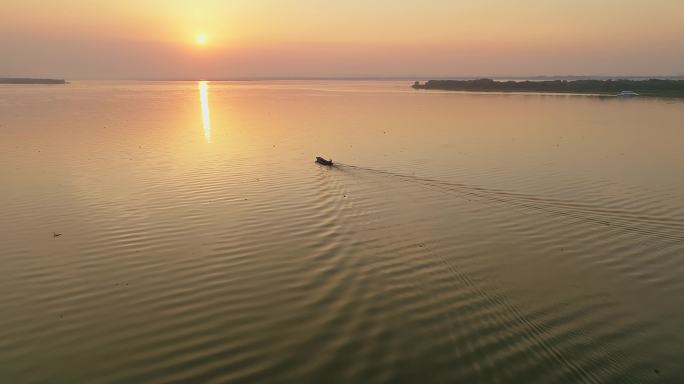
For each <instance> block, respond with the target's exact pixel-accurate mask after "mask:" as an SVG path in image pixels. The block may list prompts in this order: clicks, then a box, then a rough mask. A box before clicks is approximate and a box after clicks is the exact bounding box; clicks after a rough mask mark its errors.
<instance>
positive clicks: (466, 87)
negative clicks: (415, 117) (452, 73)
mask: <svg viewBox="0 0 684 384" xmlns="http://www.w3.org/2000/svg"><path fill="white" fill-rule="evenodd" d="M413 88H415V89H434V90H444V91H467V92H544V93H577V94H599V95H616V96H624V95H630V96H655V97H680V98H684V80H663V79H648V80H627V79H618V80H541V81H530V80H525V81H497V80H492V79H477V80H429V81H427V82H425V83H421V82H419V81H416V82H415V83H414V84H413Z"/></svg>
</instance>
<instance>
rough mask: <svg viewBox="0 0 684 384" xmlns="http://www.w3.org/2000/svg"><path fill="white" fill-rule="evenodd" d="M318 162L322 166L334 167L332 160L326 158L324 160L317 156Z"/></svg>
mask: <svg viewBox="0 0 684 384" xmlns="http://www.w3.org/2000/svg"><path fill="white" fill-rule="evenodd" d="M316 162H317V163H318V164H321V165H327V166H332V165H333V161H332V159H330V160H326V159H324V158H322V157H320V156H316Z"/></svg>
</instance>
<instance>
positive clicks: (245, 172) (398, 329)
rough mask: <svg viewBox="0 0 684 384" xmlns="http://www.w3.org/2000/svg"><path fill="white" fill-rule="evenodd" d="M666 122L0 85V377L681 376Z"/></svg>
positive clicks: (662, 113) (618, 111)
mask: <svg viewBox="0 0 684 384" xmlns="http://www.w3.org/2000/svg"><path fill="white" fill-rule="evenodd" d="M682 143H684V102H682V101H676V100H666V99H630V100H621V99H617V98H602V97H590V96H570V95H532V94H528V95H513V94H465V93H448V92H426V91H414V90H412V89H411V88H410V87H409V84H407V83H405V82H341V81H338V82H241V83H227V82H226V83H219V82H212V83H193V82H175V83H165V82H150V83H143V82H73V83H72V84H69V85H65V86H39V85H36V86H0V182H1V185H2V188H0V201H1V202H2V215H0V270H1V271H2V272H1V273H2V277H1V278H0V307H1V308H2V316H0V382H3V383H48V382H49V383H75V382H83V383H100V382H101V383H168V382H186V381H187V382H207V383H212V382H215V383H222V382H291V383H305V382H311V383H314V382H315V383H333V382H340V383H349V382H363V383H394V382H442V383H452V382H461V383H661V382H666V383H679V382H683V381H684V365H682V364H681V363H682V360H683V358H684V333H683V332H682V325H683V324H684V177H682V175H683V173H682V170H683V169H684V149H683V147H682ZM315 155H323V156H328V157H332V158H333V160H334V161H335V162H336V166H335V167H333V168H327V167H323V166H319V165H317V164H314V162H313V158H314V156H315Z"/></svg>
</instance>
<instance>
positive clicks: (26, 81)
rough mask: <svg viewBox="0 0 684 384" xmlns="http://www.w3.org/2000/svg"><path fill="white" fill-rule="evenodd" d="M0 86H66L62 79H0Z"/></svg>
mask: <svg viewBox="0 0 684 384" xmlns="http://www.w3.org/2000/svg"><path fill="white" fill-rule="evenodd" d="M0 84H66V80H64V79H31V78H20V77H11V78H0Z"/></svg>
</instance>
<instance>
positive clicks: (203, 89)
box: [198, 81, 211, 144]
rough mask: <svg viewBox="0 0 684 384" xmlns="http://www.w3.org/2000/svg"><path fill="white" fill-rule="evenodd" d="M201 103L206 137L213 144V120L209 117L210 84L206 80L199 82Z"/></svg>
mask: <svg viewBox="0 0 684 384" xmlns="http://www.w3.org/2000/svg"><path fill="white" fill-rule="evenodd" d="M198 84H199V93H200V104H201V105H202V126H203V127H204V139H205V140H206V141H207V143H208V144H211V120H210V119H209V94H208V90H209V84H208V83H207V82H206V81H200V82H199V83H198Z"/></svg>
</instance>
